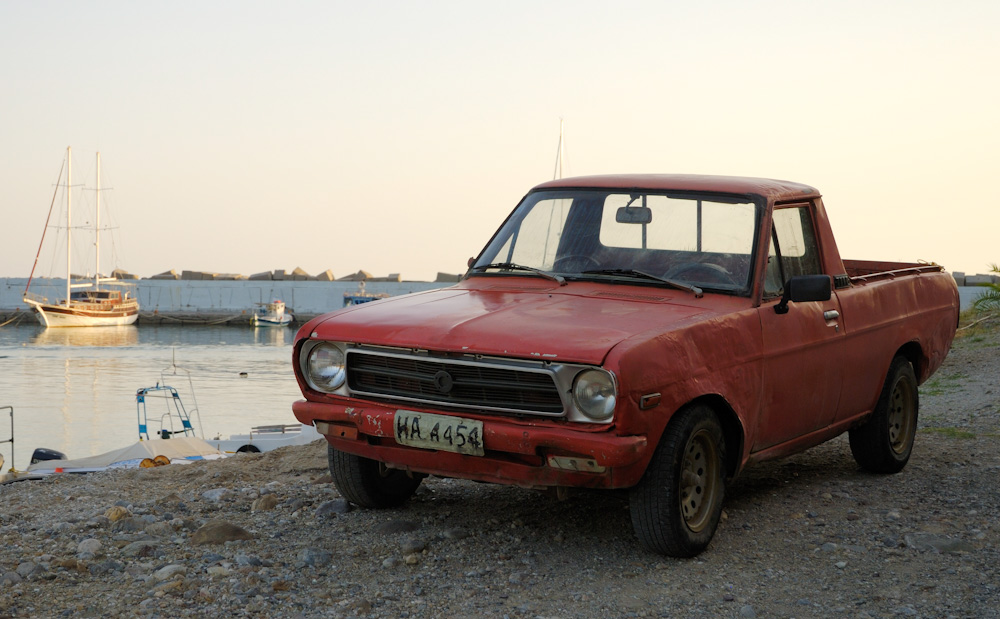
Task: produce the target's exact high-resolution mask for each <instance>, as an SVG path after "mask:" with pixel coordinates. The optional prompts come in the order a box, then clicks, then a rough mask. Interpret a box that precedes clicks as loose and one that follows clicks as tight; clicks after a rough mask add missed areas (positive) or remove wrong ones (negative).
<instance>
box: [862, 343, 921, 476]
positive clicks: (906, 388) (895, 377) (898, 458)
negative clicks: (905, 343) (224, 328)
mask: <svg viewBox="0 0 1000 619" xmlns="http://www.w3.org/2000/svg"><path fill="white" fill-rule="evenodd" d="M918 409H919V400H918V397H917V377H916V374H914V372H913V366H912V365H910V362H909V361H908V360H907V359H906V358H905V357H896V358H895V359H893V360H892V364H891V365H890V366H889V374H888V376H886V379H885V385H884V386H883V387H882V394H881V395H880V396H879V399H878V404H876V405H875V410H874V411H873V412H872V414H871V417H869V418H868V420H867V421H866V422H865V423H864V424H863V425H860V426H858V427H857V428H853V429H852V430H850V432H849V433H848V435H849V437H850V442H851V453H852V454H853V455H854V460H855V462H857V463H858V464H859V465H860V466H861V468H863V469H865V470H867V471H871V472H872V473H898V472H899V471H901V470H903V467H904V466H906V463H907V462H908V461H909V459H910V453H911V452H912V451H913V438H914V437H915V436H916V433H917V411H918Z"/></svg>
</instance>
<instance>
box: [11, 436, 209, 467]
mask: <svg viewBox="0 0 1000 619" xmlns="http://www.w3.org/2000/svg"><path fill="white" fill-rule="evenodd" d="M156 456H166V457H167V458H170V461H171V462H190V461H193V460H210V459H213V458H221V457H222V456H223V454H222V452H220V451H219V450H218V449H216V448H215V447H212V446H211V445H209V444H208V443H206V442H205V441H203V440H201V439H200V438H196V437H192V436H175V437H173V438H170V439H153V440H149V441H139V442H138V443H135V444H133V445H129V446H128V447H123V448H122V449H118V450H115V451H109V452H107V453H103V454H98V455H96V456H90V457H88V458H76V459H75V460H43V461H41V462H36V463H35V464H32V465H30V466H29V467H28V471H27V472H29V473H34V474H36V475H46V474H49V473H55V472H56V469H57V468H59V469H62V472H64V473H89V472H92V471H103V470H105V469H111V468H132V467H137V466H139V463H140V462H142V461H143V460H144V459H146V458H155V457H156Z"/></svg>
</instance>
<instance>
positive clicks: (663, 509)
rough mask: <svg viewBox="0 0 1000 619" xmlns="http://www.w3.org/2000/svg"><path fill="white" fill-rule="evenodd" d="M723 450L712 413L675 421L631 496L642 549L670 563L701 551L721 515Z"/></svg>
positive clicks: (701, 410)
mask: <svg viewBox="0 0 1000 619" xmlns="http://www.w3.org/2000/svg"><path fill="white" fill-rule="evenodd" d="M725 448H726V445H725V440H724V438H723V436H722V426H721V425H720V424H719V419H718V417H717V416H716V414H715V411H713V410H712V409H711V408H709V407H707V406H693V407H691V408H687V409H684V410H682V411H680V412H678V413H677V414H675V415H674V418H673V419H671V421H670V423H669V424H668V425H667V429H666V430H665V431H664V433H663V437H662V438H661V439H660V444H659V446H658V447H657V448H656V452H655V453H654V454H653V459H652V460H651V461H650V463H649V466H648V467H647V469H646V473H645V474H644V475H643V477H642V480H641V481H640V482H639V484H638V485H637V486H635V487H634V488H633V489H632V491H631V492H630V494H629V512H630V513H631V516H632V526H633V528H634V529H635V533H636V535H637V536H638V538H639V541H640V542H641V543H642V545H643V546H645V547H647V548H649V549H650V550H652V551H653V552H657V553H660V554H665V555H669V556H671V557H693V556H695V555H697V554H699V553H700V552H701V551H703V550H705V548H706V547H707V546H708V544H709V542H711V541H712V537H713V536H714V535H715V530H716V528H717V527H718V525H719V516H720V515H721V514H722V501H723V498H724V497H725V488H726V482H725Z"/></svg>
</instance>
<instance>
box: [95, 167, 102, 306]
mask: <svg viewBox="0 0 1000 619" xmlns="http://www.w3.org/2000/svg"><path fill="white" fill-rule="evenodd" d="M95 199H96V204H97V208H96V211H97V215H96V217H95V219H94V222H95V223H94V244H95V245H96V246H97V250H96V251H97V258H96V260H95V261H94V265H95V266H94V290H97V289H98V287H99V286H100V283H101V153H97V196H96V198H95Z"/></svg>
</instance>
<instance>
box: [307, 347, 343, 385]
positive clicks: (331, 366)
mask: <svg viewBox="0 0 1000 619" xmlns="http://www.w3.org/2000/svg"><path fill="white" fill-rule="evenodd" d="M346 379H347V367H346V366H345V364H344V351H343V350H341V349H340V348H339V347H337V346H335V345H333V344H319V345H317V346H315V347H314V348H313V349H312V350H310V351H309V358H308V359H307V360H306V380H307V381H308V382H309V385H310V386H311V387H312V388H313V389H315V390H317V391H322V392H324V393H333V392H334V391H336V390H337V389H339V388H340V386H341V385H343V384H344V381H345V380H346Z"/></svg>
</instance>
